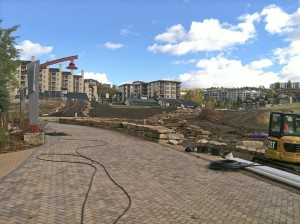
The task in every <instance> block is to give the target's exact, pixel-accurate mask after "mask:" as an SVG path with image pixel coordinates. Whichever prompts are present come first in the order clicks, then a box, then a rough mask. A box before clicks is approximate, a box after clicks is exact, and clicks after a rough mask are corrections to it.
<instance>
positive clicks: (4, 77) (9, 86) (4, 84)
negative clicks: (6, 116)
mask: <svg viewBox="0 0 300 224" xmlns="http://www.w3.org/2000/svg"><path fill="white" fill-rule="evenodd" d="M18 27H19V26H13V27H10V28H2V19H0V62H1V63H0V115H1V113H4V112H7V111H8V110H9V106H10V91H12V90H13V89H15V88H16V87H17V80H16V77H15V74H16V72H17V67H18V66H19V63H20V62H19V61H17V60H16V59H17V58H18V57H19V51H18V50H17V49H16V47H15V45H16V43H15V40H16V39H17V38H18V37H17V36H12V33H13V32H15V31H16V30H17V29H18Z"/></svg>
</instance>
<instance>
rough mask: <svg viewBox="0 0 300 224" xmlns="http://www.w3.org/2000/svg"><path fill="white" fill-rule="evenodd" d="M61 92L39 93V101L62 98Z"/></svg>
mask: <svg viewBox="0 0 300 224" xmlns="http://www.w3.org/2000/svg"><path fill="white" fill-rule="evenodd" d="M62 95H63V94H62V91H45V92H40V93H39V98H40V99H49V98H62Z"/></svg>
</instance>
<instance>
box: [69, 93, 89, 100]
mask: <svg viewBox="0 0 300 224" xmlns="http://www.w3.org/2000/svg"><path fill="white" fill-rule="evenodd" d="M66 97H67V100H85V101H88V100H89V98H88V96H87V95H86V93H71V92H68V93H67V94H66Z"/></svg>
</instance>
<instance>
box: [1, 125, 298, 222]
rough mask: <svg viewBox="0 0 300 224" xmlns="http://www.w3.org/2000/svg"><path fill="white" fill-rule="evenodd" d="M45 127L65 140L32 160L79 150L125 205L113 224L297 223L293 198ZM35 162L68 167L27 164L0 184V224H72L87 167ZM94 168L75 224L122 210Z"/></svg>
mask: <svg viewBox="0 0 300 224" xmlns="http://www.w3.org/2000/svg"><path fill="white" fill-rule="evenodd" d="M49 126H51V127H52V128H54V129H55V130H57V131H63V132H66V133H67V134H69V136H65V137H61V138H60V137H58V136H52V137H51V136H47V143H46V144H45V145H43V146H41V147H39V148H38V151H37V153H36V155H39V154H42V153H61V154H74V153H75V150H76V149H77V148H79V147H83V146H85V147H84V148H81V149H80V150H79V152H80V153H81V154H83V155H84V156H88V157H91V158H92V159H93V160H95V161H98V162H100V163H102V164H104V165H105V167H106V168H107V170H108V172H109V173H110V175H111V176H112V177H113V179H114V180H115V181H116V182H117V183H118V184H119V185H120V186H122V187H124V189H126V191H127V192H128V194H129V195H130V197H131V199H132V205H131V207H130V208H129V210H128V212H127V213H126V214H125V215H124V216H123V217H122V218H121V219H120V220H119V221H118V223H300V193H299V192H296V191H293V192H291V191H287V190H284V189H282V188H279V187H276V186H274V185H271V184H269V183H266V182H263V181H260V180H257V179H254V178H252V177H249V176H246V175H244V174H242V173H240V172H222V171H213V170H209V169H207V164H208V163H207V162H206V161H204V160H201V159H198V158H195V157H192V156H190V155H188V154H185V153H181V152H178V151H176V150H173V149H170V148H167V147H165V146H163V145H159V144H156V143H153V142H148V141H144V140H142V139H139V138H135V137H133V136H130V135H125V134H121V133H118V132H113V131H108V130H103V129H96V128H89V127H80V126H70V125H61V124H55V123H51V124H49ZM67 139H68V140H67ZM71 139H72V140H71ZM73 139H76V140H73ZM95 140H98V141H95ZM101 141H105V142H107V144H106V145H104V144H103V142H101ZM96 145H102V146H96ZM43 158H45V159H52V160H55V161H57V160H66V161H72V162H76V163H60V162H48V161H41V160H38V159H36V157H35V156H32V157H31V158H30V159H29V160H28V161H27V162H26V164H24V165H23V166H22V167H21V168H19V169H17V170H16V171H15V172H13V173H11V174H10V175H8V176H7V177H6V178H4V179H2V180H1V181H0V223H72V224H73V223H80V220H81V211H82V205H83V203H84V198H85V195H86V193H87V191H88V187H89V183H90V180H91V177H92V175H93V172H94V168H93V167H91V166H90V165H87V164H81V163H78V162H88V161H87V160H86V159H83V158H80V157H76V156H68V155H64V156H60V155H53V156H50V157H49V156H43ZM95 166H96V167H97V172H96V174H95V177H94V181H93V183H92V188H91V190H90V193H89V197H88V199H87V202H86V206H85V210H84V219H83V223H113V222H114V221H115V220H116V219H117V218H118V216H119V215H120V214H121V213H122V212H123V211H124V209H126V207H127V206H128V198H127V197H126V195H125V194H124V192H123V191H122V190H121V189H120V188H118V187H117V186H115V185H114V184H113V183H112V181H111V180H110V179H109V178H108V176H107V175H106V173H105V171H104V170H103V168H102V167H101V166H100V165H98V164H95Z"/></svg>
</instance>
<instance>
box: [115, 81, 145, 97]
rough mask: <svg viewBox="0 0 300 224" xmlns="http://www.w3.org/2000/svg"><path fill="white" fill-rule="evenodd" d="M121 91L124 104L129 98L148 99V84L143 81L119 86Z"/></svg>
mask: <svg viewBox="0 0 300 224" xmlns="http://www.w3.org/2000/svg"><path fill="white" fill-rule="evenodd" d="M118 89H119V91H120V92H121V93H122V102H125V100H126V99H127V98H147V97H148V92H147V83H145V82H142V81H135V82H133V83H126V84H123V85H121V86H119V88H118Z"/></svg>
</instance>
